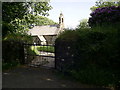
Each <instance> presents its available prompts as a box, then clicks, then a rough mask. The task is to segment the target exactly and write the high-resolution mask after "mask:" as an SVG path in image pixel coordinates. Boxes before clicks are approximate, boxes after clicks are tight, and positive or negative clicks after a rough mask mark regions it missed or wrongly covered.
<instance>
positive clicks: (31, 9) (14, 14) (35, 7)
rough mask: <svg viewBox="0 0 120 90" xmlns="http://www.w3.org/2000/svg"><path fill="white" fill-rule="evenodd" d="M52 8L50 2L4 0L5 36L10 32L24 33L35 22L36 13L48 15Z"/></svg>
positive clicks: (3, 20)
mask: <svg viewBox="0 0 120 90" xmlns="http://www.w3.org/2000/svg"><path fill="white" fill-rule="evenodd" d="M50 9H52V7H51V6H50V5H49V2H3V3H2V17H3V19H2V23H3V27H2V29H3V37H4V36H5V35H6V34H8V33H10V32H11V33H14V32H15V33H16V32H17V33H18V32H20V33H21V34H23V33H24V32H25V31H26V30H28V28H29V27H30V26H31V25H32V24H33V21H34V20H32V19H34V15H38V14H39V15H44V16H45V15H48V11H49V10H50ZM9 27H11V28H9ZM17 30H18V31H17ZM22 30H23V31H22Z"/></svg>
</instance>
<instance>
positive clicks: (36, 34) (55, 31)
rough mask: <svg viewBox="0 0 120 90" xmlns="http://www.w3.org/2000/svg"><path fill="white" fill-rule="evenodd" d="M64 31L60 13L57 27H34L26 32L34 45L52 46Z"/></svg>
mask: <svg viewBox="0 0 120 90" xmlns="http://www.w3.org/2000/svg"><path fill="white" fill-rule="evenodd" d="M63 31H64V16H63V14H62V13H60V16H59V24H58V25H42V26H34V27H33V28H32V29H30V30H29V31H28V34H29V35H31V36H32V37H33V42H34V44H41V45H53V44H54V43H55V39H56V38H57V36H58V35H59V34H60V33H61V32H63Z"/></svg>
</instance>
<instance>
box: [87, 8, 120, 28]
mask: <svg viewBox="0 0 120 90" xmlns="http://www.w3.org/2000/svg"><path fill="white" fill-rule="evenodd" d="M90 15H91V17H90V18H89V21H88V23H89V25H90V26H91V27H93V26H96V25H102V24H104V23H107V24H108V23H117V22H120V6H112V7H102V8H97V9H96V10H95V11H93V12H92V13H91V14H90Z"/></svg>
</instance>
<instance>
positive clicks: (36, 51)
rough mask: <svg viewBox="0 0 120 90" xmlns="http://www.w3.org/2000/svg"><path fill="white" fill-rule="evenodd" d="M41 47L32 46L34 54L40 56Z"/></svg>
mask: <svg viewBox="0 0 120 90" xmlns="http://www.w3.org/2000/svg"><path fill="white" fill-rule="evenodd" d="M38 47H39V46H31V50H32V51H33V52H35V54H36V55H39V54H40V52H39V51H38V49H37V48H38Z"/></svg>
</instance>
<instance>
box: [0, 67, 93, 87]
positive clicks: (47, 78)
mask: <svg viewBox="0 0 120 90" xmlns="http://www.w3.org/2000/svg"><path fill="white" fill-rule="evenodd" d="M2 77H3V79H2V86H3V88H90V87H92V86H88V85H83V84H80V83H78V82H74V81H70V80H64V79H61V78H60V77H58V76H56V74H55V71H54V70H53V69H45V68H32V67H31V68H30V67H27V66H20V67H18V68H15V69H12V70H9V71H5V72H3V76H2Z"/></svg>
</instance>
